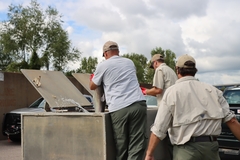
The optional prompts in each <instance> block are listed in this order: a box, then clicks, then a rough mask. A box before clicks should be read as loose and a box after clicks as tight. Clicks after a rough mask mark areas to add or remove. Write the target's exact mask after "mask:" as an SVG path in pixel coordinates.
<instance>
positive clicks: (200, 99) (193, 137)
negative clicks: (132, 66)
mask: <svg viewBox="0 0 240 160" xmlns="http://www.w3.org/2000/svg"><path fill="white" fill-rule="evenodd" d="M176 70H177V75H178V78H179V79H178V80H177V81H176V84H175V85H173V86H171V87H169V88H168V90H167V91H166V92H165V93H164V96H163V99H162V101H161V104H160V107H159V108H158V112H157V116H156V118H155V122H154V125H153V126H152V128H151V131H152V133H151V136H150V140H149V146H148V149H147V152H146V157H145V160H153V159H154V157H153V152H154V149H155V148H156V146H157V144H158V143H159V142H160V141H161V140H163V139H164V138H165V137H166V132H167V131H168V132H169V136H170V140H171V143H172V144H173V145H174V148H173V159H174V160H186V159H188V160H195V159H207V160H211V159H212V160H220V157H219V153H218V142H217V138H216V136H218V135H220V133H221V123H222V122H224V123H226V124H227V125H228V127H229V128H230V130H231V131H232V133H233V134H234V135H235V136H236V137H237V138H238V139H239V140H240V124H239V122H238V121H237V119H236V118H235V115H234V114H233V113H232V112H231V111H230V110H229V105H228V103H227V102H226V100H225V99H224V97H223V96H222V92H221V91H220V90H218V89H217V88H215V87H213V86H212V85H209V84H206V83H202V82H199V81H198V80H197V79H196V78H194V76H195V74H196V72H197V69H196V62H195V60H194V58H193V57H191V56H189V55H183V56H181V57H179V59H178V61H177V63H176Z"/></svg>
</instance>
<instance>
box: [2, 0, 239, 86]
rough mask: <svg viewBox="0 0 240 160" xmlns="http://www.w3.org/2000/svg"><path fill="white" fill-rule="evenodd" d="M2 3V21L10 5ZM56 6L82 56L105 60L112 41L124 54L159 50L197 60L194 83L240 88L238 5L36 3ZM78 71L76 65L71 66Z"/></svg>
mask: <svg viewBox="0 0 240 160" xmlns="http://www.w3.org/2000/svg"><path fill="white" fill-rule="evenodd" d="M29 2H30V0H7V1H6V0H0V21H2V20H5V19H6V16H7V11H8V6H9V5H10V4H14V5H18V4H22V5H29ZM38 3H40V5H41V8H42V9H46V7H47V6H52V7H55V8H56V9H57V10H58V11H59V13H60V14H62V15H63V20H64V29H66V30H67V31H68V32H69V38H70V40H71V41H72V43H73V45H74V46H75V47H78V49H79V50H80V51H81V52H83V54H82V57H88V56H94V57H98V58H99V62H100V61H102V60H103V58H102V57H101V55H102V46H103V44H104V43H105V42H106V41H108V40H112V41H115V42H117V43H118V44H119V47H120V54H125V53H133V52H134V53H138V54H143V55H145V56H146V57H147V58H148V59H149V60H150V52H151V50H152V49H154V48H156V47H161V48H162V49H164V50H166V49H170V50H172V51H173V52H174V53H175V54H176V56H177V57H179V56H180V55H182V54H189V55H191V56H193V57H194V58H195V59H196V61H197V68H198V73H197V75H196V78H198V79H199V80H200V81H203V82H207V83H210V84H213V85H218V84H236V83H240V64H239V63H240V9H239V8H240V1H239V0H227V1H226V0H181V1H180V0H167V1H166V0H50V1H45V0H38ZM72 66H75V67H78V65H72Z"/></svg>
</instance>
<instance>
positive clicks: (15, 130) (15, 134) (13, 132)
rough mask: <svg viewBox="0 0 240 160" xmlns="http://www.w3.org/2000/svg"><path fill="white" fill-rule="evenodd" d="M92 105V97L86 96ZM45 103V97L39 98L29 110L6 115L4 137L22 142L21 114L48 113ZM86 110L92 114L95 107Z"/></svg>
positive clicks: (15, 111)
mask: <svg viewBox="0 0 240 160" xmlns="http://www.w3.org/2000/svg"><path fill="white" fill-rule="evenodd" d="M84 97H86V98H87V99H88V100H89V102H90V103H92V97H91V96H90V95H84ZM45 103H46V101H45V100H44V98H43V97H40V98H38V99H37V100H36V101H34V102H33V103H32V104H31V105H30V106H29V107H27V108H19V109H15V110H12V111H10V112H8V113H6V114H5V115H4V118H3V124H2V133H3V135H4V136H8V138H9V139H10V140H11V141H20V140H21V114H23V113H37V112H46V110H45V108H44V107H45ZM75 108H76V107H73V108H71V111H73V110H75ZM84 109H86V110H89V111H90V112H92V111H94V108H93V106H88V107H86V108H85V107H84Z"/></svg>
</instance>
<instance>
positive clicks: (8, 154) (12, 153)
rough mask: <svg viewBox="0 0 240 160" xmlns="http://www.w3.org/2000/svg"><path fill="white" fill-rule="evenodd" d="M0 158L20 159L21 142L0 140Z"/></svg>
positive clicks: (0, 159) (8, 159)
mask: <svg viewBox="0 0 240 160" xmlns="http://www.w3.org/2000/svg"><path fill="white" fill-rule="evenodd" d="M0 160H22V149H21V142H18V143H16V142H12V141H10V140H0Z"/></svg>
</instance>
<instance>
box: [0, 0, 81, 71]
mask: <svg viewBox="0 0 240 160" xmlns="http://www.w3.org/2000/svg"><path fill="white" fill-rule="evenodd" d="M61 17H62V16H60V15H59V13H58V11H57V10H56V9H54V8H52V7H48V8H47V9H46V10H45V12H44V11H42V9H41V8H40V5H39V4H38V3H37V1H36V0H32V1H31V3H30V5H29V6H27V7H23V6H22V5H18V6H16V5H12V4H11V5H10V6H9V12H8V20H7V21H4V22H3V23H2V24H3V25H2V27H1V32H0V43H1V44H2V45H3V52H4V53H5V54H9V55H10V53H11V56H12V57H13V59H15V60H16V61H15V62H14V64H18V63H23V62H26V63H27V64H28V66H29V68H31V69H40V68H41V67H45V68H46V69H47V70H49V69H50V66H51V67H53V69H54V70H63V69H64V68H66V65H67V63H68V62H71V61H72V62H74V61H76V60H78V59H79V58H80V55H81V53H80V52H79V51H78V50H77V49H75V48H72V47H71V42H70V41H69V40H68V34H67V32H66V31H64V30H63V28H62V23H63V21H62V20H61ZM11 66H12V67H14V66H15V65H11ZM12 67H10V68H12ZM12 69H13V68H12Z"/></svg>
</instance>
